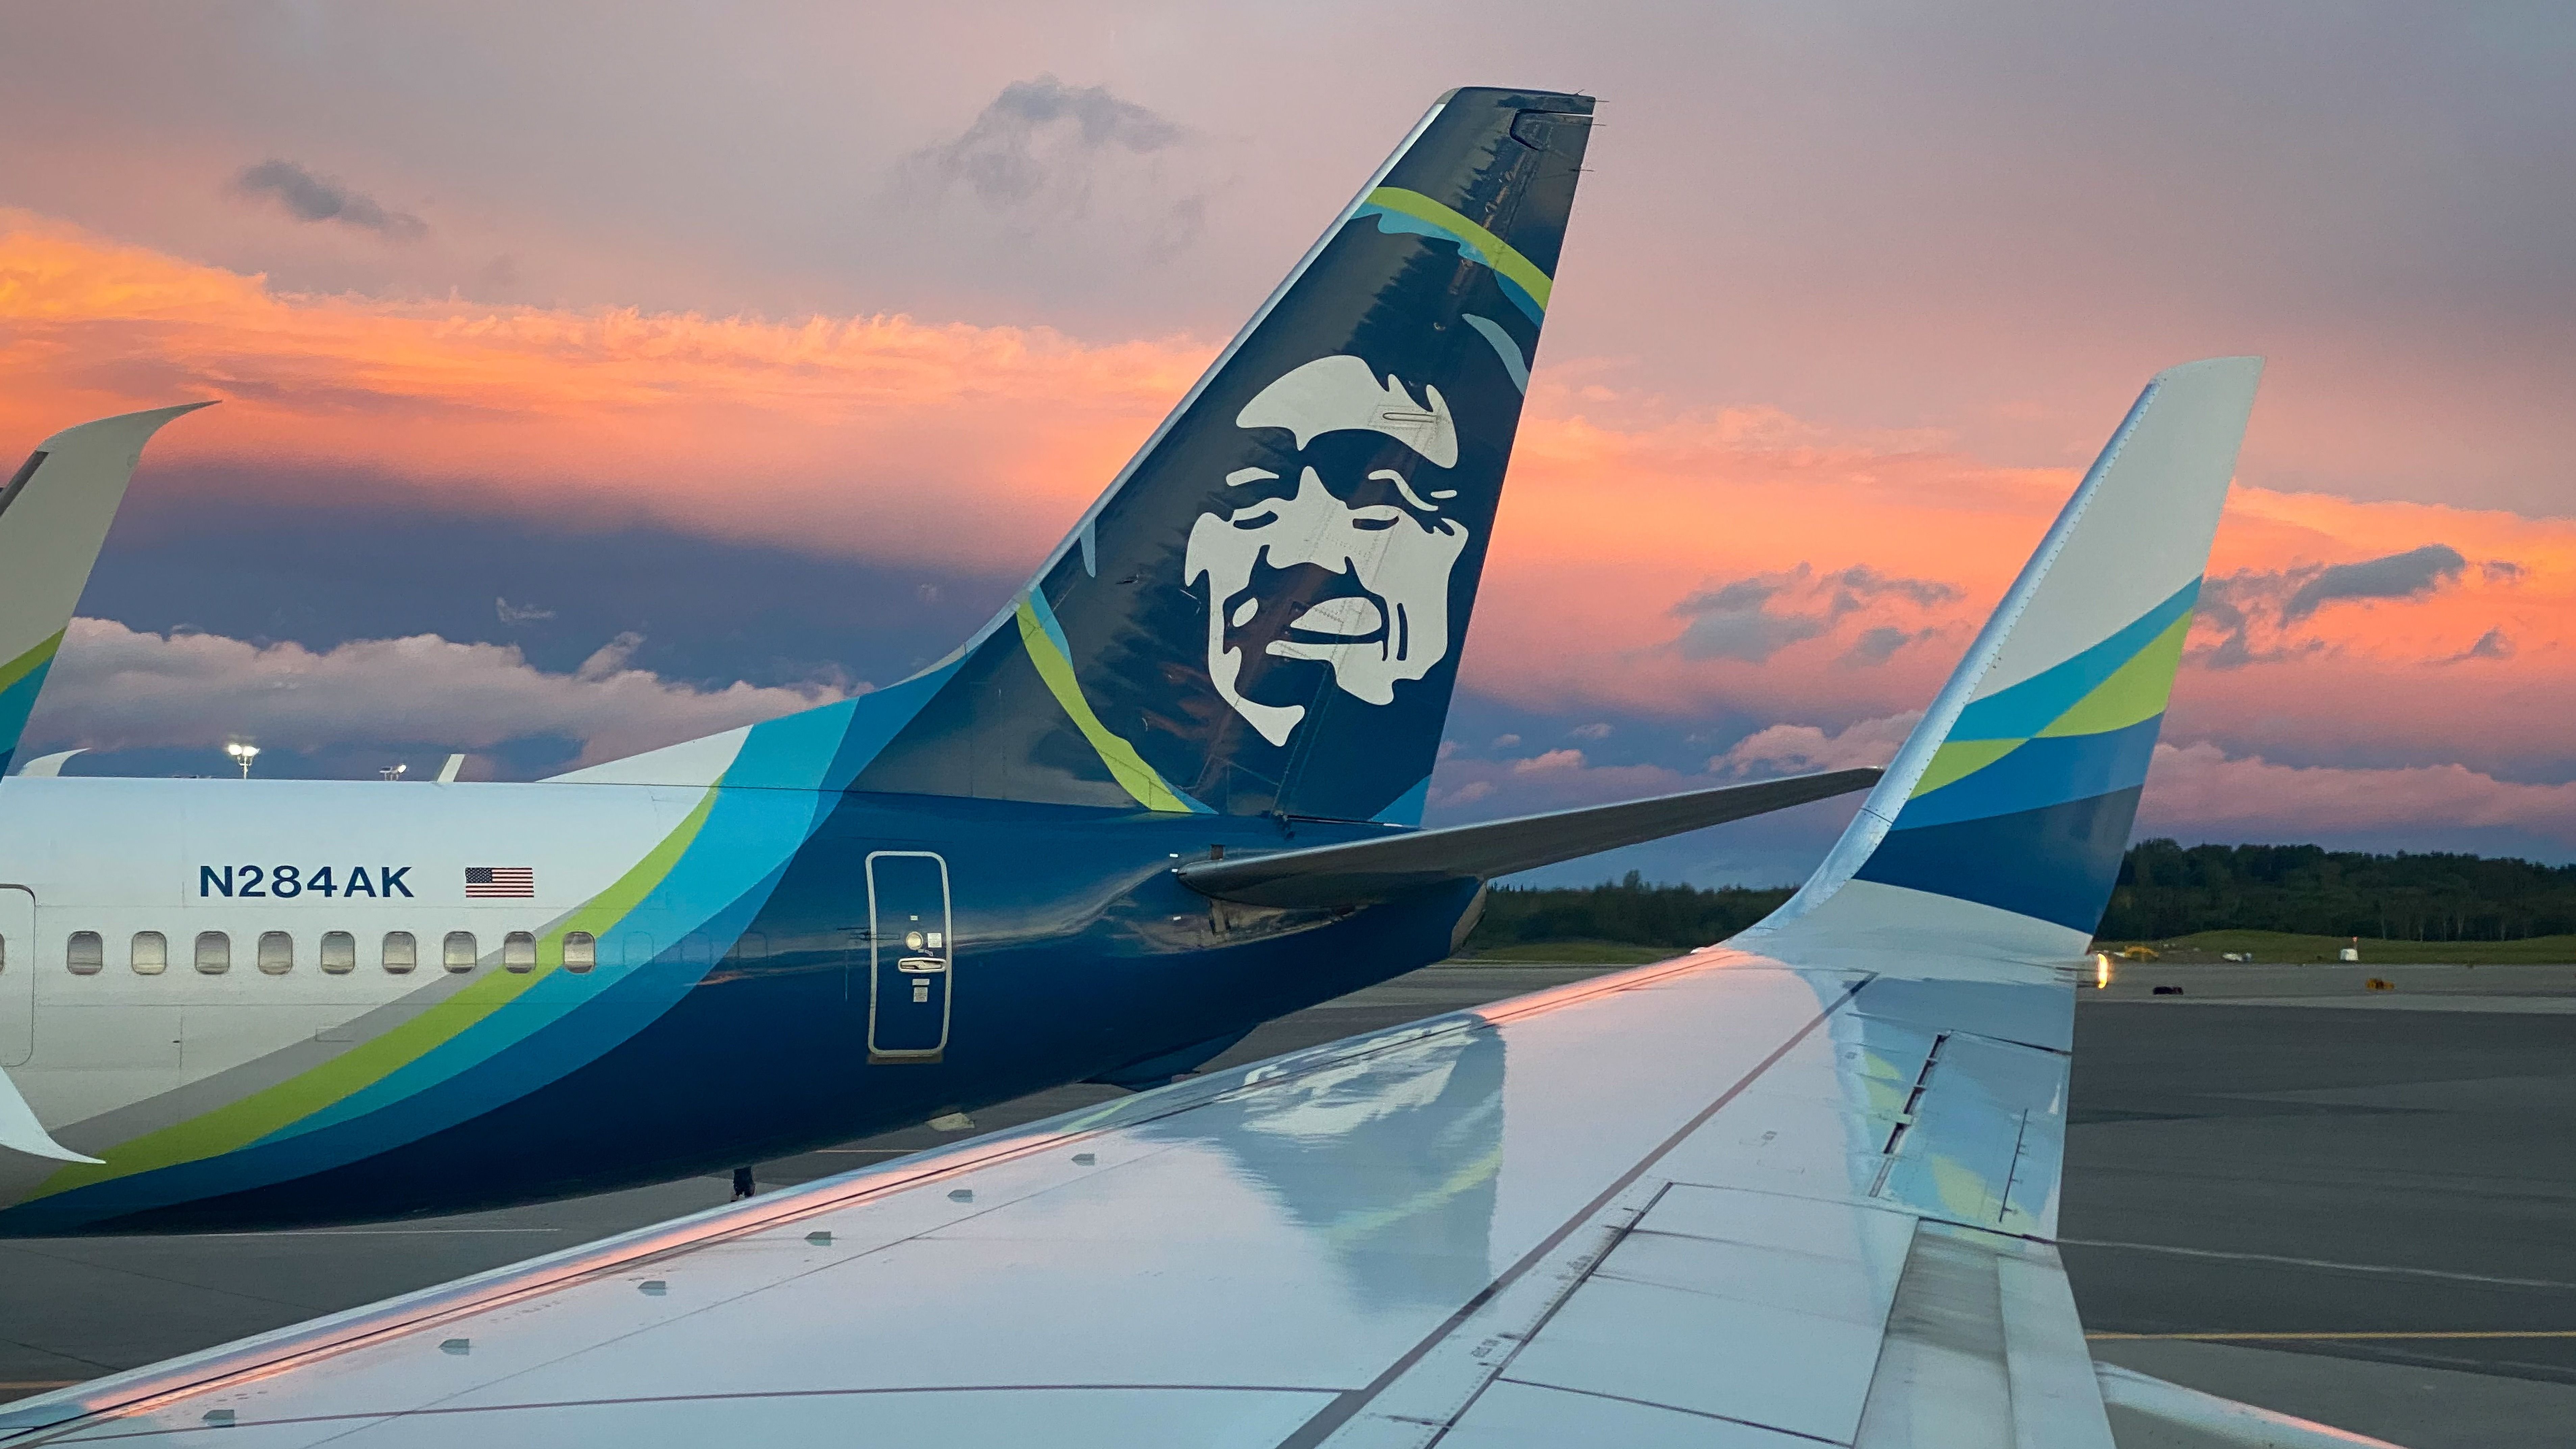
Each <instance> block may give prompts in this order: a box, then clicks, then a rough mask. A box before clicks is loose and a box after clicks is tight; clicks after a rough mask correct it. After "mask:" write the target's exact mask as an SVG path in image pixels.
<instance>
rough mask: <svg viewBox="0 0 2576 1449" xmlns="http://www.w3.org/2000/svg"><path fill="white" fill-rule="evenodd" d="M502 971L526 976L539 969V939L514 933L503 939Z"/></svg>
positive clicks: (523, 933) (525, 933)
mask: <svg viewBox="0 0 2576 1449" xmlns="http://www.w3.org/2000/svg"><path fill="white" fill-rule="evenodd" d="M501 969H503V970H505V971H516V972H519V973H520V974H521V975H525V974H527V973H528V972H530V971H534V970H536V969H537V938H536V937H534V936H531V935H529V934H528V933H527V932H525V931H512V932H511V933H510V934H508V935H506V936H503V937H502V938H501Z"/></svg>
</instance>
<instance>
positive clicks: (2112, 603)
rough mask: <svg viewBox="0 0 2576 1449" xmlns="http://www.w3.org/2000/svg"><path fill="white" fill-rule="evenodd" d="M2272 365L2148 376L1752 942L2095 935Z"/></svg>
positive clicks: (2008, 941) (2051, 939) (2034, 951)
mask: <svg viewBox="0 0 2576 1449" xmlns="http://www.w3.org/2000/svg"><path fill="white" fill-rule="evenodd" d="M2262 370H2263V363H2262V359H2260V358H2254V357H2222V358H2213V359H2211V360H2209V361H2205V362H2193V363H2186V364H2185V365H2183V366H2181V367H2176V368H2172V369H2170V370H2168V371H2165V372H2163V373H2160V374H2158V375H2157V376H2156V378H2155V380H2154V381H2152V382H2150V383H2148V384H2147V388H2146V391H2145V392H2143V393H2141V394H2139V396H2138V400H2137V403H2136V404H2135V405H2134V406H2133V407H2131V408H2130V409H2129V415H2128V417H2127V419H2126V420H2124V421H2123V422H2122V423H2121V424H2120V428H2119V431H2118V432H2116V433H2114V434H2112V437H2111V442H2110V445H2109V446H2108V447H2106V448H2104V449H2103V450H2102V456H2101V457H2100V458H2099V459H2098V460H2096V461H2095V462H2094V464H2093V467H2092V469H2091V470H2090V471H2089V472H2087V473H2086V474H2085V476H2084V481H2083V483H2082V485H2081V486H2079V487H2078V488H2077V489H2076V490H2075V496H2074V497H2073V498H2071V499H2069V500H2068V501H2067V504H2066V508H2065V511H2063V512H2061V513H2060V514H2059V515H2058V517H2057V522H2056V523H2055V525H2053V526H2052V527H2051V528H2050V529H2049V530H2048V534H2047V536H2046V537H2044V538H2042V539H2041V540H2040V544H2039V549H2038V551H2037V552H2035V553H2033V554H2032V555H2031V557H2030V562H2029V563H2027V564H2025V565H2024V566H2023V567H2022V571H2021V576H2020V577H2019V578H2017V579H2015V580H2014V581H2013V586H2012V588H2011V589H2010V590H2009V591H2008V592H2007V593H2005V595H2004V599H2003V603H2002V604H2001V605H2000V606H1998V607H1997V608H1996V610H1995V612H1994V616H1993V617H1992V618H1990V619H1988V620H1987V621H1986V626H1985V628H1984V629H1983V630H1982V631H1980V632H1979V633H1978V635H1977V639H1976V642H1975V643H1974V644H1972V645H1970V646H1969V649H1968V653H1967V657H1966V658H1964V659H1962V660H1960V661H1959V668H1958V671H1957V672H1956V673H1954V674H1952V675H1951V676H1950V682H1949V683H1948V684H1947V685H1945V686H1943V687H1942V690H1941V693H1940V694H1939V695H1938V696H1937V697H1936V698H1935V699H1934V700H1933V702H1932V707H1931V708H1930V709H1929V710H1927V711H1926V712H1925V713H1924V716H1923V720H1922V722H1921V723H1920V724H1918V725H1916V726H1915V728H1914V733H1913V734H1912V735H1911V736H1909V737H1908V738H1907V739H1906V741H1905V746H1904V748H1903V749H1901V750H1899V751H1897V755H1896V759H1895V760H1894V762H1893V763H1891V764H1890V765H1889V766H1888V768H1887V774H1886V776H1885V778H1883V779H1881V780H1880V781H1879V783H1878V787H1877V788H1876V789H1875V790H1873V791H1871V792H1870V796H1869V799H1868V800H1867V801H1866V802H1865V803H1864V804H1863V805H1862V806H1861V810H1860V814H1859V815H1858V816H1857V817H1855V818H1854V819H1853V821H1852V823H1851V826H1850V828H1849V829H1848V830H1846V831H1845V832H1844V833H1843V836H1842V838H1841V840H1840V841H1838V842H1837V843H1836V844H1835V846H1834V848H1833V851H1832V852H1831V853H1830V854H1829V855H1827V856H1826V858H1825V862H1824V864H1823V865H1821V866H1819V867H1818V868H1817V870H1816V873H1815V875H1814V876H1813V877H1811V878H1810V879H1809V880H1808V881H1807V883H1806V884H1805V885H1804V886H1802V887H1800V888H1799V891H1798V894H1797V895H1796V896H1794V897H1792V898H1791V899H1790V901H1789V902H1788V904H1786V905H1784V906H1782V907H1781V908H1780V910H1779V911H1778V912H1776V913H1774V914H1773V916H1772V917H1771V918H1770V919H1769V920H1766V921H1764V922H1763V923H1762V924H1761V925H1759V926H1756V927H1754V928H1753V930H1752V931H1751V932H1748V933H1747V934H1748V935H1758V936H1762V937H1767V938H1769V939H1766V940H1764V941H1763V942H1762V947H1763V949H1765V950H1778V949H1780V948H1781V946H1782V945H1784V944H1787V942H1788V939H1789V938H1790V937H1792V936H1793V935H1799V934H1808V935H1812V934H1816V933H1833V934H1841V935H1849V934H1851V933H1853V932H1856V931H1857V932H1861V933H1864V934H1871V935H1886V934H1893V935H1903V936H1908V937H1909V938H1910V939H1911V940H1912V941H1913V943H1914V944H1915V945H1917V946H1924V945H1932V944H1947V945H1952V946H1958V947H1964V948H1969V949H1976V948H1979V947H1983V948H1988V949H1991V950H1993V951H1996V952H2000V953H2004V954H2009V955H2014V956H2017V957H2028V956H2036V957H2042V958H2056V957H2060V956H2067V957H2071V956H2073V955H2075V954H2078V953H2080V952H2081V951H2082V950H2083V949H2084V948H2085V946H2086V945H2087V944H2088V943H2089V942H2090V940H2091V938H2092V933H2093V928H2094V927H2095V926H2097V925H2099V924H2100V922H2101V917H2102V908H2103V906H2104V905H2105V904H2106V903H2108V901H2109V900H2110V895H2111V886H2112V884H2113V882H2114V880H2115V879H2116V877H2117V875H2118V872H2119V868H2120V856H2121V852H2122V851H2123V850H2124V849H2125V848H2126V847H2127V844H2128V838H2129V826H2130V823H2131V821H2132V820H2133V819H2134V817H2135V815H2136V812H2137V804H2138V793H2139V789H2140V787H2141V786H2142V785H2144V784H2145V782H2146V775H2147V762H2148V760H2149V758H2150V757H2151V756H2152V755H2153V753H2154V751H2155V743H2156V735H2157V731H2158V729H2159V728H2160V727H2161V726H2162V724H2163V722H2164V710H2165V698H2166V696H2167V695H2168V694H2169V693H2170V692H2171V691H2172V688H2173V681H2174V671H2175V668H2176V667H2177V665H2178V664H2179V663H2180V662H2181V658H2182V646H2183V638H2184V635H2185V634H2186V633H2188V632H2189V630H2190V628H2191V612H2192V606H2193V604H2194V603H2195V602H2196V601H2197V600H2198V598H2199V596H2200V583H2201V575H2202V573H2203V571H2204V570H2206V569H2207V568H2208V566H2209V545H2210V539H2211V537H2212V536H2213V535H2214V534H2215V533H2216V532H2217V529H2218V515H2219V510H2220V507H2221V505H2223V504H2224V503H2225V501H2226V498H2227V485H2228V480H2229V479H2230V477H2231V476H2233V474H2234V472H2235V468H2236V452H2237V447H2238V445H2239V444H2240V443H2241V442H2242V441H2243V439H2244V436H2245V420H2246V416H2247V414H2248V413H2249V411H2250V410H2251V409H2252V407H2253V404H2254V387H2255V383H2256V381H2257V380H2258V379H2259V378H2260V377H2261V375H2262ZM1891 892H1897V893H1899V894H1891ZM1931 898H1946V903H1945V902H1944V901H1941V900H1935V899H1931ZM1959 903H1965V908H1961V907H1960V905H1959ZM1935 922H1937V923H1940V924H1938V925H1934V924H1933V923H1935ZM1933 937H1941V938H1947V937H1957V938H1959V939H1956V940H1946V939H1945V940H1937V941H1936V940H1934V939H1931V938H1933Z"/></svg>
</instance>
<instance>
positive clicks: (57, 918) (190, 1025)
mask: <svg viewBox="0 0 2576 1449" xmlns="http://www.w3.org/2000/svg"><path fill="white" fill-rule="evenodd" d="M704 793H705V792H704V790H703V789H698V788H688V787H676V788H671V787H660V786H643V785H586V784H575V783H551V784H464V783H456V784H444V785H436V784H432V785H421V784H408V785H387V784H379V783H365V782H337V781H301V780H273V781H251V782H243V781H238V780H222V779H211V780H134V779H77V778H75V779H34V778H12V779H8V780H6V781H0V820H5V821H6V822H7V828H6V829H5V830H0V1067H5V1068H6V1069H7V1071H8V1074H9V1077H10V1078H11V1079H12V1080H13V1081H14V1082H15V1083H16V1085H17V1087H18V1089H19V1091H20V1092H21V1093H22V1094H23V1095H24V1097H25V1098H26V1100H27V1102H28V1104H29V1105H30V1106H31V1107H33V1108H34V1110H35V1112H36V1115H37V1116H38V1117H39V1118H40V1119H41V1120H42V1121H44V1122H45V1123H47V1124H49V1125H60V1124H64V1123H70V1122H78V1121H82V1120H85V1119H88V1118H91V1117H95V1116H97V1115H99V1114H101V1113H104V1112H109V1111H113V1110H115V1109H117V1108H119V1107H122V1106H125V1105H128V1104H130V1103H134V1102H138V1101H142V1100H144V1099H146V1098H149V1097H153V1096H156V1095H159V1094H162V1093H167V1092H170V1091H172V1090H173V1089H175V1088H179V1087H183V1086H186V1085H187V1084H189V1083H192V1082H200V1081H203V1080H205V1079H206V1078H208V1077H211V1076H213V1075H215V1074H217V1073H220V1072H224V1071H226V1070H228V1069H231V1068H235V1067H239V1066H241V1065H243V1064H244V1063H248V1062H252V1061H255V1060H258V1059H261V1058H267V1057H272V1056H273V1055H274V1054H276V1053H278V1052H280V1051H281V1050H283V1049H285V1048H288V1047H291V1046H293V1045H294V1044H296V1043H298V1042H301V1041H315V1040H318V1041H320V1042H325V1043H328V1042H330V1041H332V1040H333V1038H334V1035H335V1034H336V1033H339V1032H342V1031H343V1030H344V1029H347V1028H350V1027H351V1024H352V1023H355V1022H357V1021H358V1019H359V1018H361V1017H363V1016H365V1015H367V1013H369V1012H371V1011H375V1010H376V1009H378V1008H380V1007H385V1006H388V1005H389V1004H392V1003H396V1002H401V1001H409V1002H423V1001H426V1000H434V999H435V998H436V997H437V996H438V995H439V994H441V992H442V990H443V989H444V988H443V986H442V983H453V985H454V986H455V987H457V988H460V989H461V988H462V987H463V986H464V985H465V984H467V983H469V982H471V981H472V980H474V979H477V978H480V977H482V976H485V975H487V974H489V973H491V972H495V971H507V970H511V969H513V967H514V966H515V967H520V968H524V967H525V966H526V965H528V964H530V963H529V962H528V961H527V950H528V944H529V942H530V940H531V938H539V937H543V936H544V935H545V933H546V931H547V928H548V926H549V925H550V924H553V923H557V922H560V921H561V920H562V919H563V917H564V916H565V914H566V913H567V912H569V911H571V910H573V909H574V908H575V907H577V906H579V905H580V904H582V903H583V902H585V901H587V900H589V899H591V898H592V897H594V896H596V895H598V894H599V893H600V892H602V891H603V890H605V889H607V888H608V887H610V886H611V885H613V884H614V883H615V882H616V881H617V880H618V879H619V877H620V876H621V875H623V874H624V873H625V872H627V871H628V870H629V869H630V868H631V867H632V866H634V865H635V863H636V862H637V860H638V859H640V858H641V857H642V856H643V855H644V854H645V853H646V852H648V851H650V850H651V849H652V848H653V846H654V845H655V843H656V842H658V841H661V840H662V839H663V838H664V837H665V836H667V835H668V834H669V833H670V832H671V831H672V830H673V829H674V827H675V826H677V825H678V824H679V823H680V821H681V820H682V819H683V818H684V817H686V816H687V814H688V813H689V811H690V810H691V808H692V807H694V806H695V805H696V804H697V802H698V801H699V799H700V798H701V797H702V796H703V795H704ZM470 868H483V869H494V868H498V869H499V870H500V871H501V874H500V876H499V881H500V884H498V885H497V886H495V885H487V886H485V887H483V891H484V892H486V894H481V895H469V893H468V886H467V881H466V875H467V871H468V870H469V869H470ZM512 868H525V869H526V870H528V871H529V872H531V873H532V879H531V880H530V883H529V885H528V887H527V890H528V894H526V895H524V896H520V895H514V894H490V893H489V892H494V891H503V892H507V891H515V890H516V889H517V888H518V887H517V885H516V883H515V881H514V880H513V879H512ZM650 924H651V923H650V922H649V921H637V922H632V923H630V924H629V925H628V926H627V927H626V928H623V929H622V930H621V931H619V932H612V933H611V934H610V936H609V938H608V939H606V940H602V941H599V942H597V945H596V948H595V950H596V960H597V963H598V964H597V966H596V968H595V969H597V970H598V971H600V972H603V973H610V972H615V971H618V970H621V969H623V968H624V967H625V966H626V965H627V964H628V962H629V960H630V957H631V958H632V959H633V960H635V961H636V962H638V963H640V962H641V961H642V960H644V959H649V958H650V956H651V955H652V953H653V951H654V950H655V949H656V946H657V943H656V942H655V941H654V940H653V939H652V932H651V931H650V929H649V928H650ZM332 933H340V934H337V935H335V936H334V939H333V940H332V941H331V942H330V943H329V944H331V945H332V946H333V947H334V948H335V949H334V951H333V952H332V953H331V954H332V956H333V957H334V959H332V960H330V961H329V962H328V966H329V969H325V964H326V963H325V959H324V955H325V953H324V947H325V944H326V942H325V936H326V934H332ZM513 933H526V935H525V936H523V937H521V938H520V940H519V941H516V942H514V941H513V940H512V935H513ZM405 936H408V938H409V941H410V944H411V959H410V962H409V963H408V965H406V963H405V961H404V960H403V952H402V950H401V946H402V944H403V937H405ZM156 937H157V941H156V940H155V938H156ZM389 937H390V938H392V940H393V943H394V949H393V950H392V951H391V952H390V953H389V952H388V949H387V942H388V938H389ZM671 944H672V938H671V937H670V936H668V935H665V936H663V937H662V938H661V940H660V941H659V942H658V945H659V946H669V945H671ZM138 947H139V949H138ZM156 947H157V950H156ZM554 949H555V950H556V951H558V952H560V950H561V948H560V946H556V947H554ZM638 953H640V954H638ZM389 954H390V959H389ZM513 957H515V958H516V959H510V958H513ZM550 964H551V963H550Z"/></svg>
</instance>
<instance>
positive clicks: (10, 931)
mask: <svg viewBox="0 0 2576 1449" xmlns="http://www.w3.org/2000/svg"><path fill="white" fill-rule="evenodd" d="M35 1054H36V894H35V892H33V891H30V890H28V889H26V888H25V887H23V886H0V1067H19V1066H25V1065H26V1064H27V1058H29V1057H31V1056H34V1055H35Z"/></svg>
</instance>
